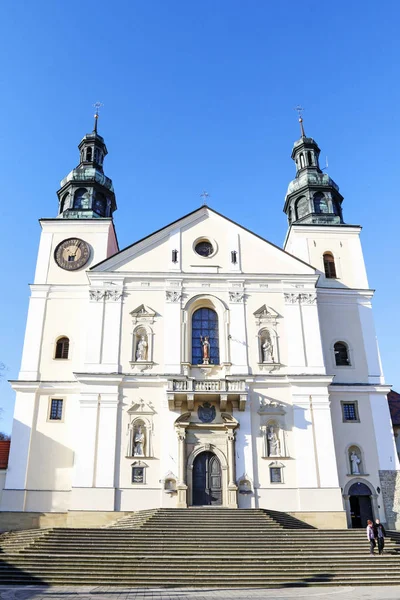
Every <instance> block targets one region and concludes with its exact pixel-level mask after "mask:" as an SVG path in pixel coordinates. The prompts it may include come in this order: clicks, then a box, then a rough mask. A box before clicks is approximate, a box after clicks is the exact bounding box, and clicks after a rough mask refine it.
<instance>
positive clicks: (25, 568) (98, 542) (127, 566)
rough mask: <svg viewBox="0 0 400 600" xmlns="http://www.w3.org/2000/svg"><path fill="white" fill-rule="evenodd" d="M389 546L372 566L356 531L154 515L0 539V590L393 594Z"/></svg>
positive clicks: (221, 514)
mask: <svg viewBox="0 0 400 600" xmlns="http://www.w3.org/2000/svg"><path fill="white" fill-rule="evenodd" d="M39 533H40V535H39ZM11 536H12V539H11ZM397 537H398V536H396V534H395V533H394V535H393V539H389V538H387V540H386V547H385V549H386V554H385V555H384V556H382V557H378V556H376V557H375V558H372V557H370V556H369V554H368V552H369V548H368V542H367V539H366V534H365V531H364V530H330V531H328V530H318V529H313V528H311V527H310V526H307V525H305V524H303V527H301V522H299V521H298V520H296V519H294V518H293V517H290V516H289V515H285V514H284V513H278V512H276V511H264V510H261V509H248V510H233V509H224V508H193V509H156V510H149V511H140V512H137V513H132V515H129V516H126V517H123V518H121V519H119V520H118V521H116V522H115V523H114V524H112V525H111V526H108V527H105V528H101V529H62V528H58V529H46V530H40V532H38V531H37V530H35V531H31V532H27V531H25V532H16V533H15V534H11V535H10V534H5V535H3V536H1V537H0V549H2V552H3V554H2V556H1V557H0V558H1V560H0V584H35V583H37V584H41V585H43V584H54V585H63V584H68V585H85V584H87V585H116V586H131V587H177V586H188V587H216V588H222V587H224V588H226V587H235V588H240V587H265V588H266V587H268V588H271V587H294V586H308V585H318V586H327V585H371V584H376V585H390V584H391V585H400V539H398V540H397V539H396V538H397ZM397 543H398V544H399V545H397Z"/></svg>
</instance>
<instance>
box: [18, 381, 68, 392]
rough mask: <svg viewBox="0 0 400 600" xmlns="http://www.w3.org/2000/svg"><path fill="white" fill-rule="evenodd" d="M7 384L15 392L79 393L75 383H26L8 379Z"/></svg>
mask: <svg viewBox="0 0 400 600" xmlns="http://www.w3.org/2000/svg"><path fill="white" fill-rule="evenodd" d="M9 384H10V385H11V387H12V389H13V390H14V391H15V392H38V391H49V392H54V391H55V390H56V391H57V392H59V391H60V390H66V391H68V392H79V390H80V388H79V386H78V385H77V381H26V380H22V379H10V380H9Z"/></svg>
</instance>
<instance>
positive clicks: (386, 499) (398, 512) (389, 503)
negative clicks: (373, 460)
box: [379, 470, 400, 529]
mask: <svg viewBox="0 0 400 600" xmlns="http://www.w3.org/2000/svg"><path fill="white" fill-rule="evenodd" d="M379 479H380V481H381V486H382V498H383V505H384V507H385V514H386V521H387V528H388V529H400V471H389V470H388V471H379Z"/></svg>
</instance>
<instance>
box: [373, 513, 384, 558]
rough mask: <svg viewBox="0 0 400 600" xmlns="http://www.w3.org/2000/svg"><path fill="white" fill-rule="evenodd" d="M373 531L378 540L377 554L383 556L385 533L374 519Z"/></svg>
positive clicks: (378, 521)
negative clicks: (374, 530)
mask: <svg viewBox="0 0 400 600" xmlns="http://www.w3.org/2000/svg"><path fill="white" fill-rule="evenodd" d="M375 529H376V533H377V538H378V554H383V548H384V546H385V537H386V531H385V528H384V526H383V525H382V523H381V522H380V520H379V519H375Z"/></svg>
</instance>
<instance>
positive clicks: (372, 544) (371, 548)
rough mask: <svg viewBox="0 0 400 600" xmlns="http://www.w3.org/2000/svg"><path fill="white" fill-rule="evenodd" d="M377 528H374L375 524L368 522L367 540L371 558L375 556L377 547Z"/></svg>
mask: <svg viewBox="0 0 400 600" xmlns="http://www.w3.org/2000/svg"><path fill="white" fill-rule="evenodd" d="M375 531H376V530H375V528H374V524H373V522H372V521H370V520H369V519H368V521H367V539H368V540H369V553H370V555H371V556H375V552H374V549H375V546H376V541H375V538H376V534H375Z"/></svg>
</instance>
